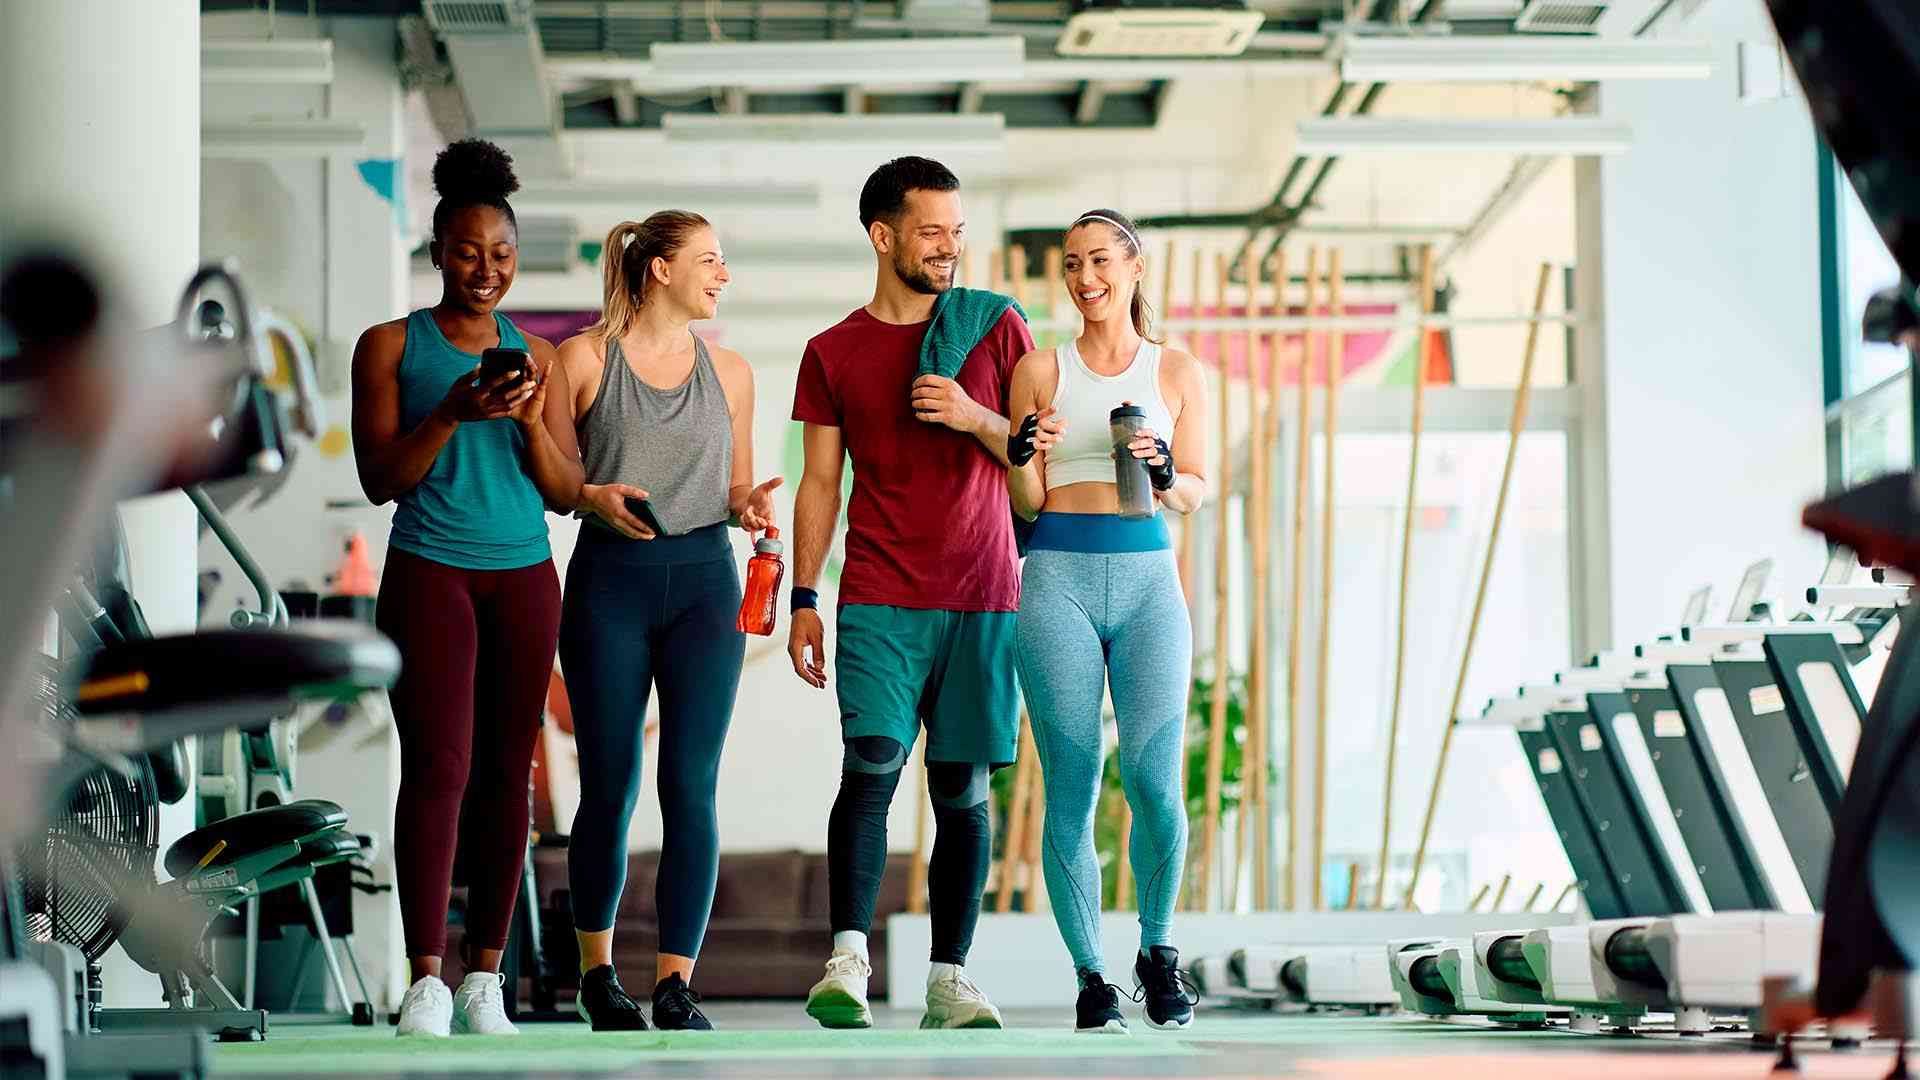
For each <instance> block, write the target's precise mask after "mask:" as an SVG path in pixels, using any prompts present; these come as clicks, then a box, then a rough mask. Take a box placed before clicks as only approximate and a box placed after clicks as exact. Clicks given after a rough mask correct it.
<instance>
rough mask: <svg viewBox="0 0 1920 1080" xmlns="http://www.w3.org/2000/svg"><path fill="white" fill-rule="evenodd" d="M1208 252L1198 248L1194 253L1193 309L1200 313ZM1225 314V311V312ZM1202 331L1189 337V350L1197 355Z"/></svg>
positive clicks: (1195, 312)
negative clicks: (1202, 281)
mask: <svg viewBox="0 0 1920 1080" xmlns="http://www.w3.org/2000/svg"><path fill="white" fill-rule="evenodd" d="M1206 265H1207V253H1206V252H1205V251H1201V250H1198V249H1196V250H1195V251H1194V253H1193V311H1194V314H1196V315H1198V314H1199V313H1200V311H1201V309H1202V307H1203V304H1204V301H1203V298H1202V293H1201V291H1200V282H1201V280H1202V279H1203V278H1204V277H1205V276H1206ZM1223 314H1224V313H1223ZM1200 334H1201V331H1199V330H1195V331H1193V332H1192V333H1191V334H1189V335H1188V337H1187V350H1188V351H1189V352H1191V353H1193V354H1195V355H1196V356H1197V355H1199V353H1200Z"/></svg>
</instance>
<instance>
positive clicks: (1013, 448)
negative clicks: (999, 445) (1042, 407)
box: [1007, 412, 1040, 469]
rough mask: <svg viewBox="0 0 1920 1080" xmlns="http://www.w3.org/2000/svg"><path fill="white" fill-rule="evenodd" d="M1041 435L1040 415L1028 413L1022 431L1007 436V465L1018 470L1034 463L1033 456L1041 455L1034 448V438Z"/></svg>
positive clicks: (1021, 422)
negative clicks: (1029, 463)
mask: <svg viewBox="0 0 1920 1080" xmlns="http://www.w3.org/2000/svg"><path fill="white" fill-rule="evenodd" d="M1039 433H1040V414H1039V413H1037V412H1034V413H1028V414H1027V418H1026V419H1025V420H1022V421H1020V430H1019V431H1016V432H1014V433H1013V434H1011V435H1009V436H1007V463H1008V464H1010V465H1012V466H1013V467H1014V468H1016V469H1017V468H1019V467H1021V466H1022V465H1025V464H1026V463H1027V462H1029V461H1032V460H1033V455H1035V454H1037V453H1039V451H1037V450H1035V449H1034V448H1033V440H1034V436H1036V435H1038V434H1039Z"/></svg>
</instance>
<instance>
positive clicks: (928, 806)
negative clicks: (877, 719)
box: [907, 739, 933, 915]
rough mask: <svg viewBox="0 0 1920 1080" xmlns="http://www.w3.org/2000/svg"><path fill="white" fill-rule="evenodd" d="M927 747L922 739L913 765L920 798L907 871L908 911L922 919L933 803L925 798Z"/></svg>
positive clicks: (915, 812)
mask: <svg viewBox="0 0 1920 1080" xmlns="http://www.w3.org/2000/svg"><path fill="white" fill-rule="evenodd" d="M926 747H927V741H926V740H925V739H921V740H920V746H919V749H918V751H917V752H916V753H915V754H914V765H913V771H914V774H915V779H916V780H917V781H918V784H919V795H918V797H917V798H916V799H915V800H914V804H913V805H914V813H913V861H912V862H911V863H909V864H908V867H907V911H908V912H909V913H911V914H914V915H923V914H925V913H926V910H927V832H928V819H929V818H931V817H932V816H933V803H932V802H931V801H929V799H928V798H927V763H926V760H925V758H926V753H927V750H926Z"/></svg>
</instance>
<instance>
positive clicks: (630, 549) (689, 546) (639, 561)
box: [574, 521, 733, 566]
mask: <svg viewBox="0 0 1920 1080" xmlns="http://www.w3.org/2000/svg"><path fill="white" fill-rule="evenodd" d="M588 553H591V555H592V557H593V558H600V559H612V560H615V561H618V562H623V563H627V564H629V565H633V566H662V565H668V564H672V563H697V562H707V561H710V560H713V559H731V558H733V544H732V542H731V541H730V540H729V539H728V537H727V525H726V523H725V522H716V523H715V524H712V525H703V526H701V527H700V528H698V529H695V530H693V531H692V532H688V533H680V534H678V535H675V536H656V537H654V538H653V539H651V540H629V539H628V538H626V537H624V536H621V535H620V534H619V533H617V532H614V531H613V530H612V529H611V528H608V527H607V526H605V525H602V524H600V523H599V522H597V521H589V522H583V523H582V524H581V526H580V539H579V540H578V541H576V542H575V545H574V555H575V556H576V557H578V556H580V555H584V554H588Z"/></svg>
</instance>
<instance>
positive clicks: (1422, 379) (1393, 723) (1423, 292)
mask: <svg viewBox="0 0 1920 1080" xmlns="http://www.w3.org/2000/svg"><path fill="white" fill-rule="evenodd" d="M1420 314H1421V315H1422V316H1427V315H1431V314H1433V246H1432V245H1431V244H1429V245H1427V246H1426V247H1423V248H1421V249H1420ZM1416 333H1417V334H1418V335H1419V337H1418V340H1417V341H1416V342H1415V343H1414V368H1413V444H1412V448H1411V451H1410V453H1409V455H1408V458H1407V462H1408V463H1407V512H1406V516H1405V518H1404V520H1403V522H1402V524H1401V528H1400V616H1399V618H1398V619H1397V620H1395V622H1394V646H1393V709H1392V711H1391V712H1389V713H1388V714H1387V716H1388V720H1387V779H1386V783H1385V786H1383V787H1382V788H1381V789H1380V864H1379V865H1380V872H1379V873H1378V874H1377V875H1376V876H1375V878H1374V882H1373V906H1374V907H1376V908H1377V907H1380V906H1381V905H1382V904H1383V903H1384V902H1385V900H1386V895H1387V869H1388V862H1387V860H1388V859H1389V858H1391V856H1392V853H1393V847H1392V845H1393V783H1394V767H1395V766H1396V765H1397V764H1398V763H1399V760H1400V698H1401V692H1402V690H1403V689H1404V688H1405V687H1406V683H1407V585H1408V583H1409V582H1410V580H1411V578H1412V573H1413V518H1414V509H1415V501H1414V500H1415V499H1416V497H1417V495H1418V492H1419V489H1420V435H1421V433H1422V432H1424V431H1425V430H1426V427H1427V337H1428V335H1427V327H1426V324H1425V323H1422V324H1421V325H1420V329H1419V330H1418V331H1416Z"/></svg>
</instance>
